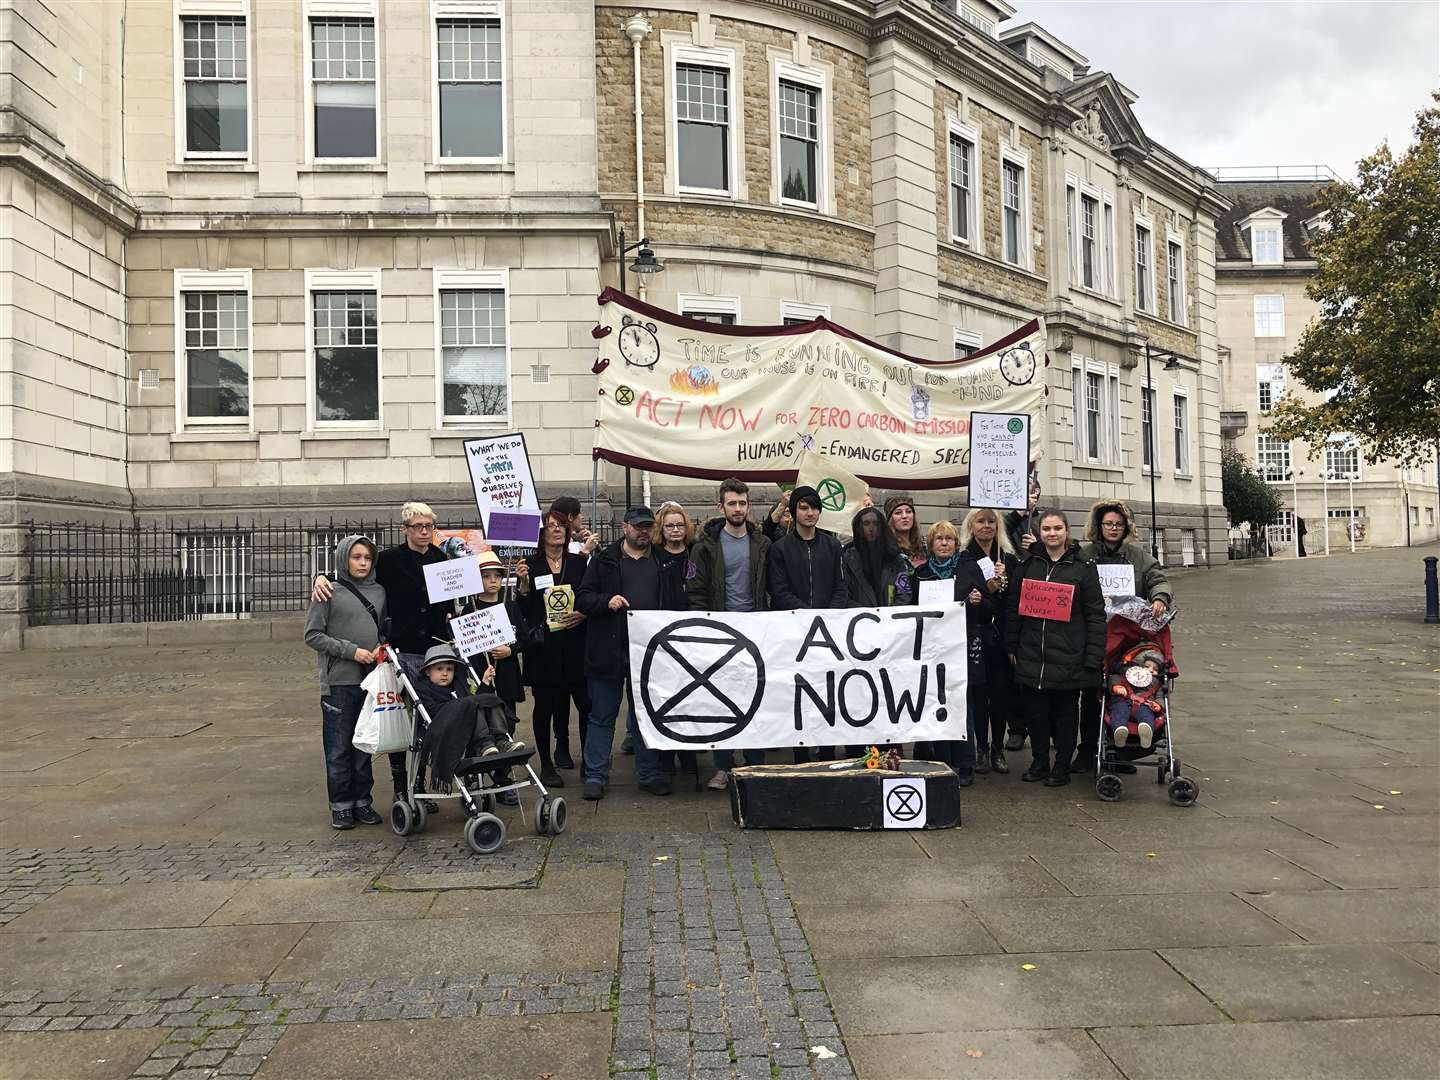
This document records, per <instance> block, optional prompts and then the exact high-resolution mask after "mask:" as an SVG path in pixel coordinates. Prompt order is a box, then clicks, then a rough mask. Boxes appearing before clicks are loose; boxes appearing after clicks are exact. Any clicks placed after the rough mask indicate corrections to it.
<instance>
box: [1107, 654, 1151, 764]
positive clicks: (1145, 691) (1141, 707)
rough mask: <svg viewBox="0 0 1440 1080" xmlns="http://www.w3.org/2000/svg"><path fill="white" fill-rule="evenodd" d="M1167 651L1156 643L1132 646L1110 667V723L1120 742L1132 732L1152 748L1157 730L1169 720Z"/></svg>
mask: <svg viewBox="0 0 1440 1080" xmlns="http://www.w3.org/2000/svg"><path fill="white" fill-rule="evenodd" d="M1164 672H1165V654H1164V653H1162V652H1161V651H1160V650H1159V648H1157V647H1155V646H1149V647H1142V648H1140V649H1139V650H1132V651H1131V653H1130V654H1129V655H1127V657H1126V658H1125V659H1122V660H1121V661H1120V663H1118V664H1116V665H1115V666H1114V667H1112V668H1111V669H1110V679H1109V688H1110V711H1109V717H1108V720H1107V723H1108V724H1109V727H1110V732H1111V737H1112V738H1113V739H1114V740H1115V745H1116V746H1124V745H1125V743H1126V742H1128V741H1129V738H1130V736H1131V735H1136V736H1138V737H1139V739H1140V745H1141V746H1142V747H1144V748H1145V749H1147V750H1148V749H1150V744H1151V743H1153V742H1154V741H1155V733H1156V732H1157V731H1158V730H1159V729H1160V728H1161V727H1163V726H1164V724H1165V699H1164V697H1163V696H1162V695H1161V693H1160V691H1161V687H1162V684H1163V681H1164V679H1163V676H1164Z"/></svg>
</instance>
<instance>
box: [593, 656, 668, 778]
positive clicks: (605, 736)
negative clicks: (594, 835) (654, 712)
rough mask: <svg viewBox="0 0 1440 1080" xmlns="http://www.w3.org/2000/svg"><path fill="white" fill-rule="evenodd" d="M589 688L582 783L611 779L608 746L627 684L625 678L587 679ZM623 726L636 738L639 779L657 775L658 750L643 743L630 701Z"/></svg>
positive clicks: (612, 741) (636, 765)
mask: <svg viewBox="0 0 1440 1080" xmlns="http://www.w3.org/2000/svg"><path fill="white" fill-rule="evenodd" d="M587 682H588V686H589V690H590V723H589V724H588V725H587V727H586V730H585V783H587V784H609V783H610V750H611V748H612V747H613V746H614V745H615V718H616V717H618V716H619V715H620V702H621V700H622V699H623V697H624V695H625V690H626V687H627V685H628V682H627V680H625V679H596V678H591V679H589V680H587ZM625 730H626V731H627V732H629V734H630V737H631V738H633V739H634V740H635V771H636V772H637V773H638V774H639V775H640V780H641V782H642V783H643V782H645V781H647V780H658V779H659V778H660V753H659V751H658V750H652V749H650V748H649V747H648V746H646V745H645V740H644V739H642V738H641V737H640V731H639V728H638V727H637V726H636V723H635V705H634V702H633V701H632V702H631V705H630V710H629V715H628V716H626V718H625Z"/></svg>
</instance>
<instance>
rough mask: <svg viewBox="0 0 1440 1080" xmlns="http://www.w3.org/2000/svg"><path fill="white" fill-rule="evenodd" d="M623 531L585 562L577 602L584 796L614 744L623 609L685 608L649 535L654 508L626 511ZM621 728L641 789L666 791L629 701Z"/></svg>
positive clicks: (598, 789)
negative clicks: (585, 714)
mask: <svg viewBox="0 0 1440 1080" xmlns="http://www.w3.org/2000/svg"><path fill="white" fill-rule="evenodd" d="M624 528H625V537H624V539H623V540H618V541H616V542H615V543H613V544H611V545H610V546H609V547H605V548H602V549H600V551H598V552H596V553H595V556H594V558H592V559H591V560H590V565H589V566H588V567H586V569H585V579H584V581H582V582H581V583H580V592H579V595H578V596H576V598H575V605H576V606H577V607H578V608H579V609H580V610H581V611H582V612H583V613H584V614H585V616H586V618H588V619H589V621H590V625H589V627H588V629H587V630H586V637H585V676H586V680H587V685H588V687H589V691H590V726H589V728H588V730H587V731H586V732H585V787H584V789H583V792H582V795H581V797H582V798H585V799H590V800H592V801H593V800H597V799H603V798H604V797H605V788H606V785H607V784H608V783H609V782H610V749H611V747H612V746H613V745H614V743H615V718H616V717H617V716H619V715H620V705H621V702H622V701H623V699H624V696H625V692H626V688H627V684H628V683H629V678H628V673H629V671H630V632H629V627H628V626H627V622H626V615H625V612H626V610H627V609H629V608H634V609H635V610H636V611H683V610H685V607H686V604H685V594H684V593H683V592H680V593H678V594H677V592H676V590H675V589H674V587H673V579H672V578H671V577H670V576H667V575H666V573H665V571H664V569H663V568H662V567H661V565H660V560H659V558H658V557H657V555H656V553H655V549H654V544H653V543H652V542H651V538H652V536H653V535H654V532H655V514H654V512H653V511H652V510H651V509H650V508H649V507H648V506H632V507H630V509H628V510H626V511H625V524H624ZM626 726H627V729H628V730H629V731H630V734H631V737H632V738H634V740H635V770H636V772H637V773H639V776H640V790H641V791H648V792H649V793H650V794H652V795H669V794H670V792H671V788H670V783H669V781H667V780H666V779H665V777H663V776H662V775H661V774H660V756H659V754H658V753H657V752H656V751H654V750H651V749H650V748H648V747H647V746H646V745H645V743H644V740H643V739H641V738H640V737H639V732H638V731H637V730H636V723H635V709H634V705H633V697H632V705H631V708H630V712H629V716H628V718H627V725H626Z"/></svg>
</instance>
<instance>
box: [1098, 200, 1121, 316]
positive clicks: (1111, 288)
mask: <svg viewBox="0 0 1440 1080" xmlns="http://www.w3.org/2000/svg"><path fill="white" fill-rule="evenodd" d="M1102 201H1103V203H1104V217H1105V231H1104V232H1103V233H1101V241H1102V242H1103V243H1104V245H1105V253H1104V261H1105V295H1107V296H1115V295H1117V293H1116V286H1115V204H1114V203H1113V202H1111V200H1110V196H1109V195H1106V196H1104V198H1103V200H1102Z"/></svg>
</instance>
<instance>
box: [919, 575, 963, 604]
mask: <svg viewBox="0 0 1440 1080" xmlns="http://www.w3.org/2000/svg"><path fill="white" fill-rule="evenodd" d="M920 603H922V604H953V603H956V600H955V579H954V578H946V579H945V580H944V581H922V582H920Z"/></svg>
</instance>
